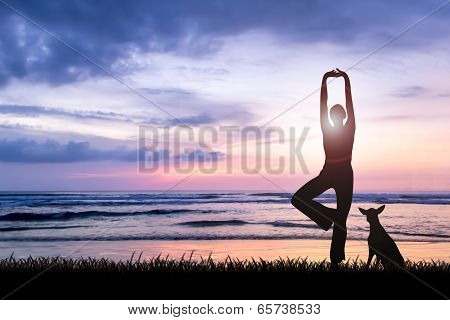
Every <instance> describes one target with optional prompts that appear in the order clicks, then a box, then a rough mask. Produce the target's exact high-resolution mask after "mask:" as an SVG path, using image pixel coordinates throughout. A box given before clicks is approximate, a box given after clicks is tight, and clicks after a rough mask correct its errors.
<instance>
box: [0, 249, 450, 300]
mask: <svg viewBox="0 0 450 320" xmlns="http://www.w3.org/2000/svg"><path fill="white" fill-rule="evenodd" d="M37 275H38V276H37ZM36 276H37V277H36ZM30 279H32V281H30ZM449 280H450V264H449V263H447V262H444V261H430V262H426V261H419V262H412V261H407V262H406V270H401V271H400V270H399V271H396V272H385V271H383V269H382V267H381V266H378V267H375V265H372V266H370V267H369V268H367V265H366V263H365V262H363V261H361V260H358V259H357V260H349V261H346V262H345V263H342V264H340V265H338V266H334V265H331V264H330V263H329V262H327V261H311V260H308V259H302V258H297V259H289V258H285V259H283V258H278V259H275V260H272V261H267V260H263V259H250V260H239V259H232V258H227V259H226V260H224V261H215V260H213V259H212V258H211V257H208V258H202V259H200V260H194V259H192V254H191V255H190V256H188V257H184V256H183V257H182V258H181V259H172V258H170V257H169V256H166V257H162V256H158V257H155V258H153V259H146V260H141V256H138V257H135V255H133V256H132V257H131V258H130V259H129V260H122V261H112V260H109V259H95V258H79V259H71V258H62V257H54V258H48V257H38V258H32V257H29V258H15V257H13V256H11V257H9V258H6V259H1V260H0V294H1V295H2V297H4V296H6V297H7V298H40V299H46V298H52V299H80V298H83V299H84V298H88V299H108V298H116V299H154V298H157V299H172V298H184V299H186V298H189V299H195V298H203V299H205V298H206V299H213V298H235V299H241V298H252V299H287V298H289V299H304V298H309V299H329V298H334V299H347V298H351V299H410V298H411V299H425V298H426V299H429V298H433V299H434V298H446V297H448V296H449V294H450V292H449V289H450V288H449V285H448V283H450V282H449ZM24 284H25V285H24ZM18 287H20V290H16V288H18ZM225 288H226V289H227V291H224V289H225ZM228 290H231V291H228ZM227 292H231V294H228V293H227Z"/></svg>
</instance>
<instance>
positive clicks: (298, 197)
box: [291, 190, 306, 207]
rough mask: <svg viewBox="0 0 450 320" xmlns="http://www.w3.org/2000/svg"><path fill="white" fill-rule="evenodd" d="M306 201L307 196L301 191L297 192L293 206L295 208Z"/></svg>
mask: <svg viewBox="0 0 450 320" xmlns="http://www.w3.org/2000/svg"><path fill="white" fill-rule="evenodd" d="M305 200H306V197H305V194H304V193H303V192H302V191H301V190H299V191H297V192H296V193H295V194H294V195H293V196H292V198H291V204H292V205H293V206H294V207H298V206H300V205H301V204H302V203H304V202H305Z"/></svg>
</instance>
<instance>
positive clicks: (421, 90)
mask: <svg viewBox="0 0 450 320" xmlns="http://www.w3.org/2000/svg"><path fill="white" fill-rule="evenodd" d="M427 92H428V89H427V88H425V87H422V86H409V87H404V88H401V89H399V90H397V91H395V92H394V93H392V94H391V95H392V96H394V97H398V98H412V97H417V96H421V95H423V94H425V93H427Z"/></svg>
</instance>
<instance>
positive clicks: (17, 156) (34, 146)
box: [0, 138, 137, 163]
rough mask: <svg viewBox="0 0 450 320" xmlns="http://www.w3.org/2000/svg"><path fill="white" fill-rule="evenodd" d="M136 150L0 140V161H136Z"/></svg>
mask: <svg viewBox="0 0 450 320" xmlns="http://www.w3.org/2000/svg"><path fill="white" fill-rule="evenodd" d="M136 158H137V152H136V150H130V149H126V148H117V149H111V150H99V149H94V148H92V147H91V146H90V144H89V142H74V141H69V142H68V143H67V144H60V143H59V142H57V141H54V140H47V141H44V142H42V143H39V142H36V141H34V140H29V139H25V138H24V139H17V140H6V139H3V140H0V161H1V162H18V163H68V162H79V161H104V160H117V161H136Z"/></svg>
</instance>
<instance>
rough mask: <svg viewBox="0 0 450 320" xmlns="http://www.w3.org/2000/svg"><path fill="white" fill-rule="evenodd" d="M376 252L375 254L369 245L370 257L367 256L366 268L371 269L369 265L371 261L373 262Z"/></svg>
mask: <svg viewBox="0 0 450 320" xmlns="http://www.w3.org/2000/svg"><path fill="white" fill-rule="evenodd" d="M374 254H375V252H374V251H373V250H372V248H371V247H369V258H367V264H366V269H369V266H370V263H371V262H372V258H373V255H374Z"/></svg>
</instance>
